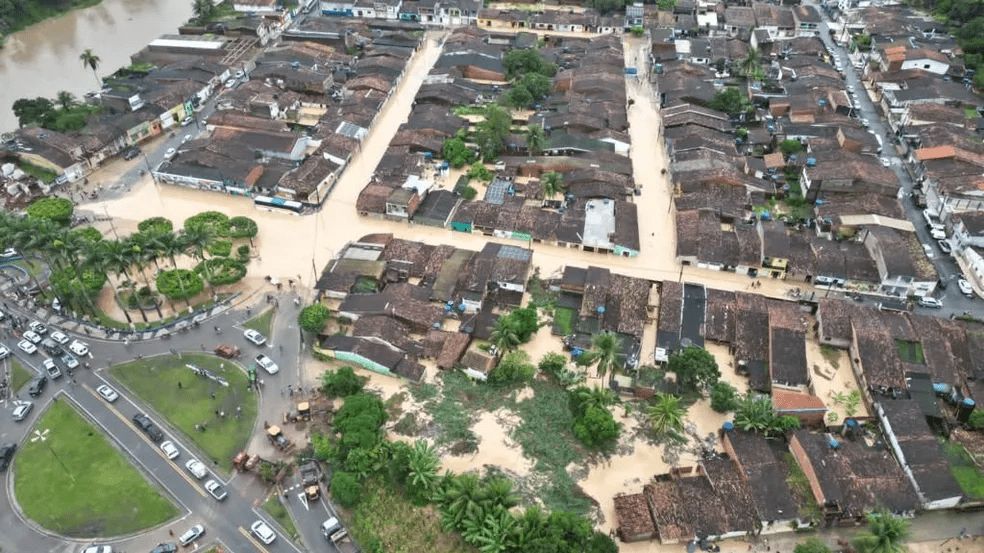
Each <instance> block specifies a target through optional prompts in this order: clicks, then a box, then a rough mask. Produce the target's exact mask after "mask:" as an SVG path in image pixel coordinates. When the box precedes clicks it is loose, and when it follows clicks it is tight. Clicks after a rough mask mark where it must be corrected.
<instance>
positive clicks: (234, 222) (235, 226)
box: [229, 215, 260, 246]
mask: <svg viewBox="0 0 984 553" xmlns="http://www.w3.org/2000/svg"><path fill="white" fill-rule="evenodd" d="M259 232H260V227H259V226H258V225H257V224H256V221H254V220H253V219H250V218H249V217H243V216H242V215H239V216H236V217H230V218H229V237H230V238H246V239H248V240H249V244H250V245H251V246H252V245H253V239H254V238H256V235H257V234H259Z"/></svg>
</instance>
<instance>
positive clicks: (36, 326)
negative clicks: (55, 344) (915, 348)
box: [27, 321, 48, 334]
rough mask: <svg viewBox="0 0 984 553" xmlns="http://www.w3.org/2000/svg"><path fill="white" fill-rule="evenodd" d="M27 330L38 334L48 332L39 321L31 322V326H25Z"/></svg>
mask: <svg viewBox="0 0 984 553" xmlns="http://www.w3.org/2000/svg"><path fill="white" fill-rule="evenodd" d="M27 328H30V329H31V330H33V331H34V332H37V333H38V334H46V333H47V332H48V327H46V326H44V323H42V322H41V321H31V324H29V325H27Z"/></svg>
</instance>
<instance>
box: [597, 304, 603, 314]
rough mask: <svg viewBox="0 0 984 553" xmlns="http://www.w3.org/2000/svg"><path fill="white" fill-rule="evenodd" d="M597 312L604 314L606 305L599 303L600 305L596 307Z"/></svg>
mask: <svg viewBox="0 0 984 553" xmlns="http://www.w3.org/2000/svg"><path fill="white" fill-rule="evenodd" d="M595 312H597V313H598V314H599V315H604V313H605V306H604V305H599V306H598V307H595Z"/></svg>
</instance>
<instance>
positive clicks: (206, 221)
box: [184, 211, 229, 236]
mask: <svg viewBox="0 0 984 553" xmlns="http://www.w3.org/2000/svg"><path fill="white" fill-rule="evenodd" d="M184 228H185V230H192V229H196V228H204V229H208V230H209V231H210V232H211V233H212V234H213V235H215V236H229V217H228V216H227V215H226V214H224V213H219V212H218V211H203V212H201V213H199V214H198V215H192V216H191V217H188V218H187V219H185V222H184Z"/></svg>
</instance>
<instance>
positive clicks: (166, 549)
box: [150, 543, 178, 553]
mask: <svg viewBox="0 0 984 553" xmlns="http://www.w3.org/2000/svg"><path fill="white" fill-rule="evenodd" d="M177 550H178V546H176V545H174V544H173V543H159V544H157V546H156V547H154V548H153V549H151V550H150V553H176V552H177Z"/></svg>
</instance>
